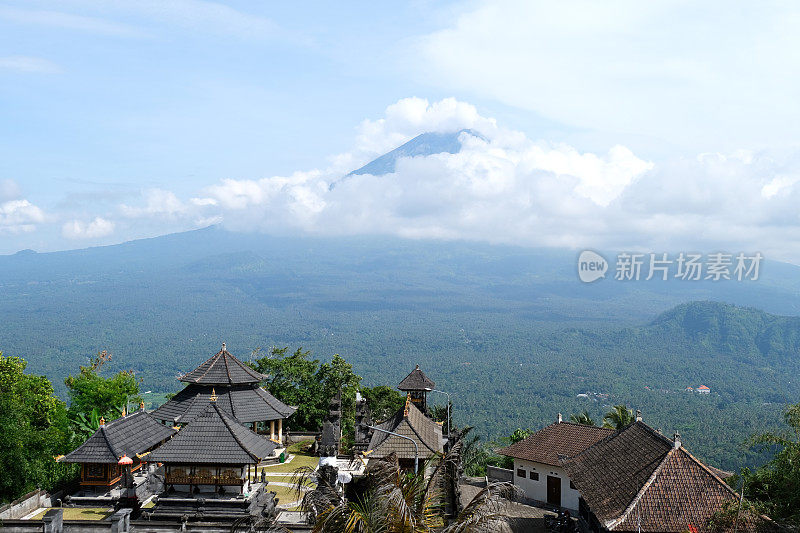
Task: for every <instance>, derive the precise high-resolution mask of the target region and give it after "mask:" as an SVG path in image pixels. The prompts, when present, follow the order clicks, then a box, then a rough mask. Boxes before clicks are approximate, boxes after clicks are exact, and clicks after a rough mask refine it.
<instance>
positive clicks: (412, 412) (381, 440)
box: [368, 398, 443, 459]
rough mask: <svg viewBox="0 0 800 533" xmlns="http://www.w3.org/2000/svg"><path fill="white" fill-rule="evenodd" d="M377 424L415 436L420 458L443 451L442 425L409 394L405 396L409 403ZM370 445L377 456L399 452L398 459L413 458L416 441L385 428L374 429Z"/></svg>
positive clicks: (426, 457) (399, 432) (411, 436)
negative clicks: (419, 406) (424, 412)
mask: <svg viewBox="0 0 800 533" xmlns="http://www.w3.org/2000/svg"><path fill="white" fill-rule="evenodd" d="M377 427H379V428H381V429H386V430H388V431H392V432H394V433H397V434H399V435H404V436H406V437H410V438H412V439H413V440H414V441H415V442H416V443H417V447H418V448H419V458H420V459H428V458H429V457H432V456H433V455H434V454H437V453H442V449H443V448H442V428H441V426H440V425H439V424H437V423H436V422H434V421H433V420H431V419H430V418H428V417H427V416H425V415H424V414H422V411H420V410H419V409H418V408H417V407H416V406H415V405H414V404H413V403H412V402H411V400H410V398H406V405H405V406H404V407H403V408H402V409H400V410H399V411H398V412H397V413H395V415H394V416H393V417H391V418H390V419H389V420H387V421H386V422H383V423H382V424H378V426H377ZM368 449H369V450H373V455H374V456H375V457H386V456H388V455H389V454H391V453H396V454H397V457H398V458H399V459H413V458H414V445H413V444H412V443H411V442H409V441H408V440H406V439H401V438H400V437H395V436H394V435H389V434H388V433H384V432H383V431H375V432H374V433H373V434H372V438H371V439H370V441H369V448H368Z"/></svg>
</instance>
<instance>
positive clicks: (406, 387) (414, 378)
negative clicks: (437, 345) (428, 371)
mask: <svg viewBox="0 0 800 533" xmlns="http://www.w3.org/2000/svg"><path fill="white" fill-rule="evenodd" d="M397 388H398V389H400V390H401V391H404V392H406V391H426V390H431V389H434V388H436V383H434V382H433V381H432V380H431V379H430V378H429V377H428V376H426V375H425V374H424V373H423V372H422V370H420V369H419V365H417V368H415V369H414V370H412V371H411V373H410V374H409V375H407V376H406V377H405V378H404V379H403V381H401V382H400V384H399V385H398V386H397Z"/></svg>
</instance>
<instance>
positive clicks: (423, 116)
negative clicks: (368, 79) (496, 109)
mask: <svg viewBox="0 0 800 533" xmlns="http://www.w3.org/2000/svg"><path fill="white" fill-rule="evenodd" d="M496 128H497V125H496V124H495V121H494V119H487V118H484V117H482V116H480V115H479V114H478V110H477V109H476V108H475V106H473V105H471V104H468V103H466V102H459V101H458V100H456V99H455V98H445V99H443V100H440V101H438V102H434V103H432V104H431V103H430V102H428V100H426V99H424V98H403V99H402V100H399V101H398V102H397V103H395V104H392V105H390V106H389V107H387V108H386V116H385V117H384V118H381V119H378V120H364V121H363V122H362V123H361V125H360V126H359V131H358V136H357V137H356V150H359V151H363V152H365V153H367V154H371V155H378V154H382V153H384V152H387V151H389V150H392V149H393V148H396V147H397V146H399V145H401V144H403V143H404V142H406V141H408V140H410V139H411V138H412V137H415V136H416V135H419V134H420V133H422V132H426V131H435V132H448V131H456V130H459V129H475V130H477V131H480V132H481V133H483V134H485V135H490V134H491V133H493V132H494V131H495V130H496Z"/></svg>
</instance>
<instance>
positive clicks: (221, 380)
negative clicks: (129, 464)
mask: <svg viewBox="0 0 800 533" xmlns="http://www.w3.org/2000/svg"><path fill="white" fill-rule="evenodd" d="M265 379H267V377H266V376H264V375H263V374H260V373H258V372H256V371H255V370H253V369H252V368H250V367H249V366H247V365H246V364H244V363H242V362H241V361H239V360H238V359H236V358H235V357H234V356H233V355H231V353H230V352H228V350H227V349H226V347H225V344H224V343H223V344H222V349H221V350H220V351H219V352H217V353H216V354H214V355H213V356H212V357H211V358H210V359H208V360H207V361H206V362H204V363H203V364H201V365H200V366H198V367H197V368H196V369H194V370H192V371H191V372H189V373H188V374H185V375H184V376H183V377H181V378H180V381H183V382H184V383H187V385H186V387H185V388H184V389H183V390H182V391H180V392H179V393H178V394H176V395H175V396H174V397H173V398H172V399H171V400H169V401H168V402H167V403H165V404H164V405H162V406H161V407H159V408H158V409H156V410H155V411H153V417H155V418H156V419H157V420H160V421H161V422H162V423H163V424H165V425H168V426H178V427H180V426H183V425H184V424H188V423H190V422H192V420H194V419H195V418H197V417H198V416H200V415H201V414H202V413H204V412H205V411H206V407H208V403H209V401H210V399H211V397H212V395H215V396H216V397H217V405H218V406H219V407H220V408H222V409H223V410H224V411H225V412H226V413H228V414H229V415H231V416H233V417H234V418H235V419H236V420H238V421H239V422H241V423H242V424H244V425H245V426H246V427H248V428H249V429H251V430H253V431H255V432H256V433H258V434H261V435H265V434H267V435H269V437H270V439H272V440H273V441H276V442H277V443H283V440H284V439H283V421H284V420H285V419H286V418H288V417H289V416H291V415H292V414H293V413H294V412H295V411H296V410H297V409H296V408H295V407H291V406H288V405H286V404H285V403H283V402H281V401H280V400H278V399H277V398H275V397H274V396H272V395H271V394H270V393H269V392H267V391H266V390H264V389H263V388H262V387H261V386H260V383H261V382H262V381H264V380H265Z"/></svg>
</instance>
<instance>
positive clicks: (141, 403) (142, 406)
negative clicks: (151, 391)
mask: <svg viewBox="0 0 800 533" xmlns="http://www.w3.org/2000/svg"><path fill="white" fill-rule="evenodd" d="M139 409H141V410H142V411H144V400H140V401H139Z"/></svg>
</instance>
